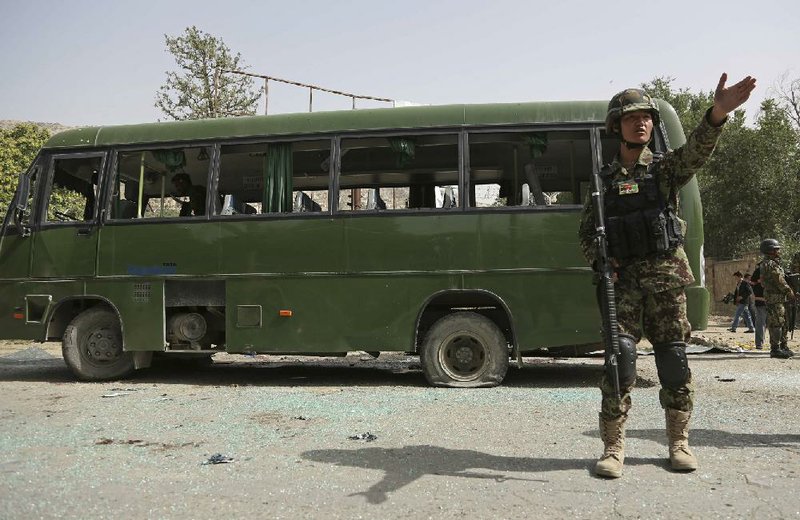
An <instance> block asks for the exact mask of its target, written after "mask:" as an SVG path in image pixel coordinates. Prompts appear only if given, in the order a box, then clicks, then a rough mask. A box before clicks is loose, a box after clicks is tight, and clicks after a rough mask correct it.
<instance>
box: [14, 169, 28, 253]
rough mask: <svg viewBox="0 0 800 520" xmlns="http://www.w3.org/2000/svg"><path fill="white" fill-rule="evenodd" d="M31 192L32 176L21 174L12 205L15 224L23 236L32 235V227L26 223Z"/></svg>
mask: <svg viewBox="0 0 800 520" xmlns="http://www.w3.org/2000/svg"><path fill="white" fill-rule="evenodd" d="M30 193H31V178H30V177H29V176H28V175H26V174H25V173H20V174H19V184H18V185H17V193H16V195H15V197H14V203H13V205H12V207H11V211H12V212H13V215H12V218H13V219H14V225H15V226H17V229H19V234H20V236H22V237H27V236H30V234H31V228H30V227H28V226H27V225H25V218H24V217H25V212H26V211H27V209H28V196H29V195H30Z"/></svg>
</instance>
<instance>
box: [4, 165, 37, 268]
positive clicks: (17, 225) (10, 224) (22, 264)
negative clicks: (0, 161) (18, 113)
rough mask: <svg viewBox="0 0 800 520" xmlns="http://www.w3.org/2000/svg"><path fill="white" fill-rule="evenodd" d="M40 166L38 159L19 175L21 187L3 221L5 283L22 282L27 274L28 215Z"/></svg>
mask: <svg viewBox="0 0 800 520" xmlns="http://www.w3.org/2000/svg"><path fill="white" fill-rule="evenodd" d="M40 164H41V160H40V159H37V160H36V161H35V162H34V164H33V166H32V167H31V169H30V170H29V171H28V172H26V173H25V174H23V175H20V184H22V186H19V187H18V188H17V192H16V194H15V195H14V200H13V201H12V202H11V206H10V207H9V208H8V212H7V213H6V215H5V219H4V220H3V229H2V236H0V278H2V279H4V280H15V279H23V278H27V277H28V276H29V275H30V264H31V240H32V239H31V236H30V234H31V228H30V225H31V219H30V215H31V211H32V203H33V195H34V193H36V180H37V178H38V177H39V170H40V169H41V168H40Z"/></svg>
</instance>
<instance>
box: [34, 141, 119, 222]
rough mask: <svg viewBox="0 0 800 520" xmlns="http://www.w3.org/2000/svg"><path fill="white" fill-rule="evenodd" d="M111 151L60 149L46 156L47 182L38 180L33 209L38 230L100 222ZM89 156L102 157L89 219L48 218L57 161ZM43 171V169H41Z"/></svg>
mask: <svg viewBox="0 0 800 520" xmlns="http://www.w3.org/2000/svg"><path fill="white" fill-rule="evenodd" d="M108 156H109V151H108V150H106V149H101V150H81V151H73V152H69V151H58V150H54V151H52V152H50V153H48V154H47V155H46V156H45V157H44V164H46V165H47V166H46V168H44V171H45V175H44V177H45V179H44V180H45V182H41V181H38V182H37V184H38V186H37V187H36V197H34V208H33V209H32V210H31V211H32V212H31V216H32V220H34V222H35V226H36V227H35V229H36V230H44V229H49V228H59V227H94V226H97V225H99V224H100V215H101V208H104V207H105V204H104V200H103V197H104V195H105V190H104V188H103V183H104V181H105V179H106V178H107V177H108V175H107V172H106V169H107V168H108V164H109V161H108ZM89 157H100V168H98V174H97V194H96V195H95V203H94V211H93V213H92V218H91V219H89V220H70V221H65V222H59V221H51V220H47V208H48V207H49V206H50V195H52V192H53V178H54V176H55V163H56V161H57V160H62V159H83V158H89ZM40 173H41V171H40Z"/></svg>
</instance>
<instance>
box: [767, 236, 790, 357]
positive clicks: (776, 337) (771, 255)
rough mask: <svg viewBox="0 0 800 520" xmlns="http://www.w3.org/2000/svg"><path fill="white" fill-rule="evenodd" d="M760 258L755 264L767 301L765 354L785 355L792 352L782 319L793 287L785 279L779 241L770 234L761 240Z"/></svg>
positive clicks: (785, 323)
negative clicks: (766, 347) (766, 343)
mask: <svg viewBox="0 0 800 520" xmlns="http://www.w3.org/2000/svg"><path fill="white" fill-rule="evenodd" d="M761 252H762V253H763V254H764V259H763V260H762V261H761V263H760V264H759V268H760V269H761V284H762V285H763V286H764V299H765V300H766V301H767V330H769V356H770V357H774V358H781V359H786V358H790V357H792V356H794V352H792V351H791V350H789V347H788V339H789V338H788V327H787V322H786V311H787V309H786V305H787V302H791V304H794V297H795V294H794V291H793V290H792V288H791V287H789V284H788V283H787V282H786V273H784V272H783V267H781V263H780V256H781V245H780V244H779V243H778V241H777V240H775V239H774V238H768V239H766V240H764V241H763V242H761Z"/></svg>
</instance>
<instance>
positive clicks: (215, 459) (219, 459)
mask: <svg viewBox="0 0 800 520" xmlns="http://www.w3.org/2000/svg"><path fill="white" fill-rule="evenodd" d="M228 462H233V457H228V456H227V455H223V454H222V453H215V454H213V455H212V456H210V457H209V458H208V460H206V461H205V462H203V463H202V466H206V465H208V464H227V463H228Z"/></svg>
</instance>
